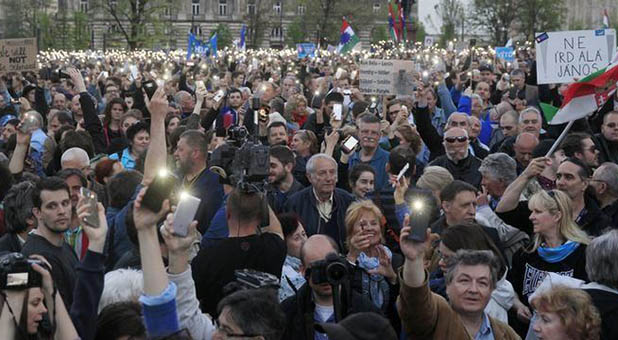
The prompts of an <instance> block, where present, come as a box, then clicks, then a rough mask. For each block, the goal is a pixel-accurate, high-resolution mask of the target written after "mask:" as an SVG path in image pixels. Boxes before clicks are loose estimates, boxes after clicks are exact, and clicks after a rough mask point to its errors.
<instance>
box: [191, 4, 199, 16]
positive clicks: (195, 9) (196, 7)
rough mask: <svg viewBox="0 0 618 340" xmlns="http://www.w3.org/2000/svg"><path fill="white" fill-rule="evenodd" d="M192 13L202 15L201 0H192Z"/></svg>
mask: <svg viewBox="0 0 618 340" xmlns="http://www.w3.org/2000/svg"><path fill="white" fill-rule="evenodd" d="M191 1H192V3H191V13H192V14H193V15H200V0H191Z"/></svg>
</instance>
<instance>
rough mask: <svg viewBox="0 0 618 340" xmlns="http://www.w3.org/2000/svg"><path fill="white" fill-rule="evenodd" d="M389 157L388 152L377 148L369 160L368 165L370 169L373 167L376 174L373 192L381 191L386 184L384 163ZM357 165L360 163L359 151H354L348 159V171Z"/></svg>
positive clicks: (386, 175) (386, 176)
mask: <svg viewBox="0 0 618 340" xmlns="http://www.w3.org/2000/svg"><path fill="white" fill-rule="evenodd" d="M389 155H390V153H389V152H388V151H386V150H384V149H382V148H381V147H378V148H377V149H376V152H375V154H374V155H373V158H371V161H369V165H371V167H373V170H375V172H376V178H375V190H376V191H378V190H380V189H382V187H384V186H385V185H387V184H388V173H386V163H388V157H389ZM358 163H362V162H361V156H360V151H356V152H355V153H354V154H353V155H352V157H350V162H349V164H350V165H349V169H352V167H353V166H355V165H356V164H358Z"/></svg>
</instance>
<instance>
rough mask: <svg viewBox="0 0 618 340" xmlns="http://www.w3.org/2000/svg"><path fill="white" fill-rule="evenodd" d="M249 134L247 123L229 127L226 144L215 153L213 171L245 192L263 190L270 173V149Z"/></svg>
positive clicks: (212, 160)
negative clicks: (253, 139)
mask: <svg viewBox="0 0 618 340" xmlns="http://www.w3.org/2000/svg"><path fill="white" fill-rule="evenodd" d="M248 136H249V133H248V132H247V129H246V128H245V127H244V126H232V127H230V129H229V130H228V138H227V143H226V144H223V145H222V146H220V147H218V148H217V149H215V151H213V153H212V156H211V164H212V165H211V166H210V170H211V171H213V172H215V173H217V174H218V175H219V176H221V177H222V178H224V179H226V180H227V181H228V182H229V184H230V185H232V186H234V187H236V188H238V189H240V190H241V191H242V192H245V193H254V192H263V191H264V186H265V185H266V183H267V179H268V175H269V172H270V150H269V147H268V146H265V145H261V144H257V143H255V142H253V141H250V140H248Z"/></svg>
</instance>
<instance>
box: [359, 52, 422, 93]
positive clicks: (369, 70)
mask: <svg viewBox="0 0 618 340" xmlns="http://www.w3.org/2000/svg"><path fill="white" fill-rule="evenodd" d="M414 72H415V71H414V62H412V61H407V60H385V59H366V60H361V61H360V72H359V80H360V91H361V92H362V93H364V94H377V95H413V94H414V87H415V86H414V85H415V84H414Z"/></svg>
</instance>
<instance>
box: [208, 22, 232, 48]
mask: <svg viewBox="0 0 618 340" xmlns="http://www.w3.org/2000/svg"><path fill="white" fill-rule="evenodd" d="M214 32H216V33H217V49H220V50H222V49H224V48H226V47H229V46H231V45H232V42H233V39H232V32H230V29H229V28H228V27H227V25H225V24H219V25H217V27H216V28H215V30H214V31H213V34H214ZM211 37H212V34H211Z"/></svg>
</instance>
